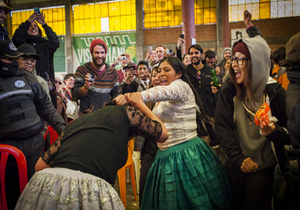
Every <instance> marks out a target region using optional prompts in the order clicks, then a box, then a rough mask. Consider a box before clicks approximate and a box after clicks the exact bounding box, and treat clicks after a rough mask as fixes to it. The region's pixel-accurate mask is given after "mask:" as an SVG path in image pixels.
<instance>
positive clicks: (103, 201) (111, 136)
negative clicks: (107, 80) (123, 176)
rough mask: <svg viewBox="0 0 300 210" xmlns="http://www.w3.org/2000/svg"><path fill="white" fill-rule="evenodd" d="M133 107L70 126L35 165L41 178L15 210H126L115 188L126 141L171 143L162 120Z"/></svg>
mask: <svg viewBox="0 0 300 210" xmlns="http://www.w3.org/2000/svg"><path fill="white" fill-rule="evenodd" d="M122 97H123V99H122ZM122 100H126V99H125V97H124V96H120V97H118V98H116V101H117V103H119V102H118V101H122ZM135 105H136V107H137V108H135V107H132V106H106V107H104V108H102V109H100V110H98V111H96V112H94V113H91V114H88V115H84V116H82V117H80V118H78V119H76V120H74V121H73V122H71V123H70V124H68V125H67V127H66V129H65V131H64V134H63V136H61V137H60V138H58V139H57V140H56V142H54V143H53V144H52V145H51V147H50V148H49V149H48V150H47V151H46V152H45V153H44V154H43V156H42V157H41V158H40V159H39V161H38V162H37V164H36V171H39V172H37V173H35V175H34V176H33V178H32V179H31V180H30V181H29V183H28V185H27V186H26V188H25V189H24V191H23V193H22V195H21V197H20V198H19V201H18V204H17V207H16V209H24V208H26V209H124V207H123V204H122V202H121V200H120V198H119V196H118V194H117V193H116V192H115V190H114V189H113V188H112V186H111V185H113V184H114V182H115V179H116V174H117V171H118V170H119V169H120V168H121V167H123V166H124V164H125V163H126V161H127V157H128V154H127V153H128V149H127V145H128V140H129V139H131V137H132V136H133V135H137V134H138V135H140V136H143V137H145V138H151V139H152V140H155V141H158V142H161V143H162V142H164V141H165V140H166V139H167V138H168V131H167V129H166V128H165V126H164V124H163V123H162V122H161V121H160V119H159V118H158V117H156V116H155V115H154V114H153V113H152V112H151V110H149V109H148V107H147V106H146V105H145V104H144V103H143V102H141V103H138V104H135ZM49 167H52V168H49ZM45 168H46V169H45ZM42 169H44V170H42ZM40 170H41V171H40Z"/></svg>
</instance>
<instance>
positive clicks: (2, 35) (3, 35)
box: [0, 25, 9, 41]
mask: <svg viewBox="0 0 300 210" xmlns="http://www.w3.org/2000/svg"><path fill="white" fill-rule="evenodd" d="M0 40H1V41H3V40H9V37H8V31H7V30H6V29H5V28H4V27H3V26H1V25H0Z"/></svg>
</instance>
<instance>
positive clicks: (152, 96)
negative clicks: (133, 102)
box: [141, 79, 192, 103]
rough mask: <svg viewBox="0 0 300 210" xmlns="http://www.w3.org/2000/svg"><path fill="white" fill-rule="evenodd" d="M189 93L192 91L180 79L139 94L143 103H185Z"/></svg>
mask: <svg viewBox="0 0 300 210" xmlns="http://www.w3.org/2000/svg"><path fill="white" fill-rule="evenodd" d="M189 91H192V90H191V88H190V86H189V85H188V84H187V83H186V82H184V81H182V80H181V79H177V80H175V81H173V82H172V83H171V84H170V85H168V86H156V87H153V88H150V89H148V90H145V91H143V92H141V94H142V96H143V101H144V102H145V103H146V102H158V101H168V100H171V101H186V100H187V99H188V98H187V96H188V94H187V93H188V92H189Z"/></svg>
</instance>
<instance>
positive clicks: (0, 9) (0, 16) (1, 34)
mask: <svg viewBox="0 0 300 210" xmlns="http://www.w3.org/2000/svg"><path fill="white" fill-rule="evenodd" d="M11 11H12V8H10V7H8V6H6V4H5V3H4V2H3V1H0V40H9V38H8V31H7V30H6V29H5V28H4V27H3V26H2V24H3V23H4V21H5V20H6V15H7V14H9V13H10V12H11Z"/></svg>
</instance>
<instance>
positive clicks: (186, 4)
mask: <svg viewBox="0 0 300 210" xmlns="http://www.w3.org/2000/svg"><path fill="white" fill-rule="evenodd" d="M181 5H182V6H181V7H182V33H183V34H184V40H185V43H184V45H183V49H182V54H183V55H184V54H185V53H187V51H188V49H189V47H190V46H191V45H192V39H196V35H195V6H194V0H181ZM178 37H179V34H178Z"/></svg>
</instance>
